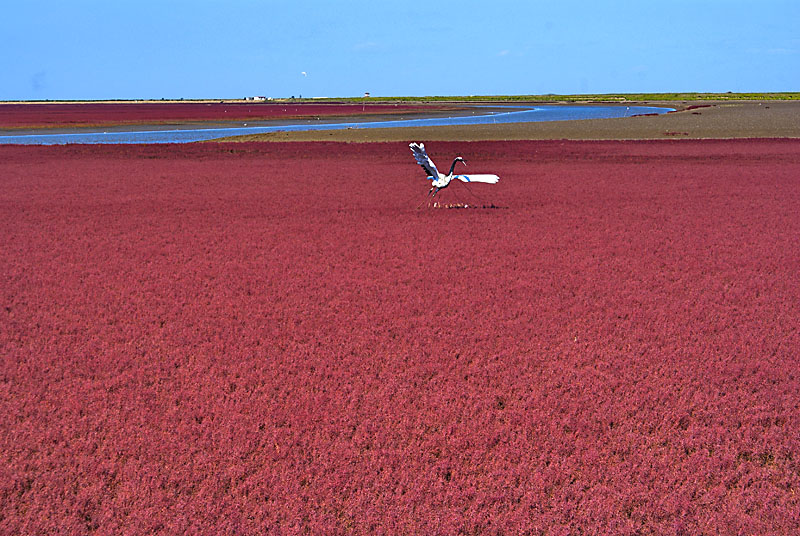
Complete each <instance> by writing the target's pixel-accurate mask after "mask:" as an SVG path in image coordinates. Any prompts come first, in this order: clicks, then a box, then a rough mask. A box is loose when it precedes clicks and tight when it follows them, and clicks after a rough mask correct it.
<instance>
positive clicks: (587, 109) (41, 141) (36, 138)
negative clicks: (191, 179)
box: [0, 106, 673, 145]
mask: <svg viewBox="0 0 800 536" xmlns="http://www.w3.org/2000/svg"><path fill="white" fill-rule="evenodd" d="M670 111H673V109H672V108H656V107H652V106H630V107H624V106H537V107H536V108H525V109H522V110H520V109H519V108H518V107H515V108H513V109H511V111H508V112H505V111H503V112H489V113H487V114H484V115H470V116H460V117H437V118H428V119H397V120H391V121H366V122H359V123H322V124H320V123H319V122H315V121H313V120H306V121H298V123H297V124H293V125H281V126H256V127H245V126H242V127H229V128H200V129H194V130H181V129H175V130H150V131H138V132H136V131H132V132H97V131H87V132H80V133H72V134H31V135H25V136H4V135H2V134H1V133H0V143H18V144H25V145H61V144H66V143H187V142H192V141H208V140H214V139H218V138H224V137H227V136H239V135H243V134H263V133H266V132H288V131H298V130H342V129H347V128H353V129H360V128H387V127H428V126H445V125H481V124H487V123H526V122H537V121H567V120H578V119H603V118H614V117H626V116H634V115H643V114H664V113H667V112H670Z"/></svg>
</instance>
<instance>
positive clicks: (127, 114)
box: [0, 102, 444, 129]
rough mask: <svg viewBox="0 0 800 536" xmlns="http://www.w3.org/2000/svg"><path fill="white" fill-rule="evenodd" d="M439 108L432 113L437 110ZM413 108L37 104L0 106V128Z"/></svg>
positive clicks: (408, 108) (407, 107) (410, 108)
mask: <svg viewBox="0 0 800 536" xmlns="http://www.w3.org/2000/svg"><path fill="white" fill-rule="evenodd" d="M442 108H444V106H438V108H435V109H442ZM431 109H432V108H431V107H430V106H422V105H413V104H398V105H395V104H369V105H367V106H364V105H362V104H289V103H283V102H281V103H258V104H254V103H224V102H220V103H207V102H203V103H199V102H185V103H177V102H167V103H157V102H155V103H154V102H146V103H133V102H129V103H124V102H122V103H41V104H39V103H37V104H27V103H19V104H11V103H8V104H0V128H7V129H11V128H44V127H77V126H110V125H137V124H160V123H176V122H177V123H181V122H199V121H245V120H247V121H258V120H269V119H296V118H306V119H307V118H309V117H312V118H313V117H346V116H353V115H379V114H396V113H409V112H422V111H430V110H431Z"/></svg>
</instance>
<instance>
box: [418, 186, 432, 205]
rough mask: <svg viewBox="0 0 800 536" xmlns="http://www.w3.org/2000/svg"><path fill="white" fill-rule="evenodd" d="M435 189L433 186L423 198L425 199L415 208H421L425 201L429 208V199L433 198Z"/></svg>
mask: <svg viewBox="0 0 800 536" xmlns="http://www.w3.org/2000/svg"><path fill="white" fill-rule="evenodd" d="M435 189H436V187H435V186H434V187H433V188H431V189H430V190H428V195H426V196H425V199H423V200H422V201H421V202H420V204H419V205H417V208H419V207H421V206H422V203H424V202H425V201H427V202H428V206H431V198H432V197H433V194H435V192H434V190H435Z"/></svg>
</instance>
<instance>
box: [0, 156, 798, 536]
mask: <svg viewBox="0 0 800 536" xmlns="http://www.w3.org/2000/svg"><path fill="white" fill-rule="evenodd" d="M426 145H427V147H428V150H429V153H430V154H431V156H432V157H433V159H434V160H435V161H436V162H437V163H438V164H439V166H440V168H446V167H449V162H450V159H452V157H453V156H455V155H456V154H461V155H462V156H464V157H465V158H466V160H467V161H468V163H469V167H468V168H465V169H466V170H467V171H472V172H475V173H496V174H498V175H500V177H501V180H500V183H499V184H497V185H480V184H477V185H472V186H471V191H468V190H467V189H466V188H464V185H462V184H461V183H458V184H455V185H453V186H451V188H450V189H448V190H445V191H443V192H442V193H444V194H446V195H447V197H445V198H444V199H445V201H447V200H450V201H453V202H459V203H466V204H469V203H474V204H478V205H488V206H491V205H494V206H496V207H499V208H493V209H484V208H479V209H462V210H456V209H450V210H448V209H433V208H431V209H428V208H425V207H423V208H421V209H419V210H417V209H416V208H415V207H416V206H417V205H418V204H419V202H420V201H421V200H423V198H424V195H425V193H426V191H427V184H426V181H425V179H424V175H423V173H422V171H421V170H420V169H419V168H418V166H416V164H415V163H414V161H413V159H412V156H411V152H410V151H409V149H408V147H407V144H404V143H375V144H336V143H286V144H270V143H260V144H259V143H254V144H225V143H206V144H197V145H156V146H136V145H123V146H103V145H96V146H61V147H58V146H53V147H30V146H24V147H23V146H0V228H1V229H2V233H0V266H1V267H2V268H1V269H0V300H1V302H0V533H2V534H43V535H44V534H88V533H93V534H109V535H110V534H150V533H163V534H182V533H187V534H298V533H309V534H487V535H498V534H506V535H508V534H565V535H566V534H686V535H695V534H792V533H796V530H797V527H798V526H800V432H798V431H799V430H800V275H799V274H800V272H799V271H798V269H799V268H800V239H798V237H800V142H798V141H797V140H794V141H792V140H786V141H781V140H760V141H754V140H738V141H726V140H719V141H689V140H666V141H650V142H646V141H643V142H558V141H548V142H481V143H450V142H448V143H445V142H439V143H434V142H431V143H429V144H426Z"/></svg>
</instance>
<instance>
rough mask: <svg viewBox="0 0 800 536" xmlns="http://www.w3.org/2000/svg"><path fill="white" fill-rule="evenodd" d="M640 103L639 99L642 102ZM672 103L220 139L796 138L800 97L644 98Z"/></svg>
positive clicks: (798, 133)
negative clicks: (657, 111)
mask: <svg viewBox="0 0 800 536" xmlns="http://www.w3.org/2000/svg"><path fill="white" fill-rule="evenodd" d="M642 104H644V103H642ZM647 104H648V105H663V106H668V107H672V108H677V109H678V111H677V112H673V113H670V114H666V115H660V116H639V117H627V118H619V119H588V120H583V121H549V122H542V123H513V124H505V125H469V126H441V127H404V128H381V129H377V128H375V129H362V130H336V131H315V132H274V133H269V134H254V135H247V136H236V137H232V138H226V139H225V141H346V142H378V141H406V140H419V139H422V140H437V141H475V140H550V139H570V140H629V139H675V138H693V139H703V138H800V102H795V101H765V102H707V101H702V102H696V103H694V102H688V103H676V102H658V103H655V102H648V103H647Z"/></svg>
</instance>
